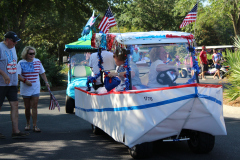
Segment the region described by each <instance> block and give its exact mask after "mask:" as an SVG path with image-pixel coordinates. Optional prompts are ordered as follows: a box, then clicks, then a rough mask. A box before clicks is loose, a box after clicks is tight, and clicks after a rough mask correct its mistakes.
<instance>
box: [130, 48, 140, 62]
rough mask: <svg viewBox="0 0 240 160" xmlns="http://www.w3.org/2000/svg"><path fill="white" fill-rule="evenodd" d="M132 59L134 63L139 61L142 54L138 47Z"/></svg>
mask: <svg viewBox="0 0 240 160" xmlns="http://www.w3.org/2000/svg"><path fill="white" fill-rule="evenodd" d="M132 59H133V62H134V63H136V62H138V61H139V59H140V55H139V52H138V49H137V48H135V49H134V51H133V55H132Z"/></svg>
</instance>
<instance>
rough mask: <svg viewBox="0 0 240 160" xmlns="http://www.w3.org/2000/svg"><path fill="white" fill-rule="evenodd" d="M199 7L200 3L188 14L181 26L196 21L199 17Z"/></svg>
mask: <svg viewBox="0 0 240 160" xmlns="http://www.w3.org/2000/svg"><path fill="white" fill-rule="evenodd" d="M197 7H198V3H197V4H196V5H195V6H194V7H193V9H192V10H191V11H190V12H189V13H188V14H187V16H186V17H185V18H184V20H183V22H182V24H181V25H180V26H179V28H182V27H185V26H186V25H188V24H190V23H192V22H195V21H196V19H197Z"/></svg>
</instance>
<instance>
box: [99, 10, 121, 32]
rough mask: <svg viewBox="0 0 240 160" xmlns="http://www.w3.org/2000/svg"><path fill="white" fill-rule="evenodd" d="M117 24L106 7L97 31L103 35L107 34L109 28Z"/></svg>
mask: <svg viewBox="0 0 240 160" xmlns="http://www.w3.org/2000/svg"><path fill="white" fill-rule="evenodd" d="M116 25H117V23H116V21H115V18H114V16H113V14H112V12H111V9H110V7H108V9H107V11H106V13H105V15H104V17H103V19H102V20H101V22H100V24H99V25H98V29H100V30H101V31H102V32H103V33H105V34H106V33H108V31H109V28H110V27H113V26H116Z"/></svg>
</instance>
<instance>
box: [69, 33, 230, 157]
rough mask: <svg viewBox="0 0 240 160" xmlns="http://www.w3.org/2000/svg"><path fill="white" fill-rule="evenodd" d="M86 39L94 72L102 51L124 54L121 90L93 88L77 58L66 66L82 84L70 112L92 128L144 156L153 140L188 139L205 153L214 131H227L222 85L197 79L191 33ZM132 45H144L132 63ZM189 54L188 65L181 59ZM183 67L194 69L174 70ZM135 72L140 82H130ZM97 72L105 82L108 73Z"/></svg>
mask: <svg viewBox="0 0 240 160" xmlns="http://www.w3.org/2000/svg"><path fill="white" fill-rule="evenodd" d="M91 41H92V47H91V50H92V49H93V50H94V49H96V50H94V51H97V52H98V55H99V56H98V57H99V64H98V65H99V68H100V71H101V72H99V75H100V74H104V73H105V70H104V68H103V67H102V64H103V63H104V61H103V59H102V57H101V51H102V50H104V49H107V50H110V51H112V52H113V53H114V52H115V51H116V48H122V49H126V50H127V51H128V53H129V54H128V58H127V59H126V61H125V62H124V64H123V65H122V67H123V68H125V72H126V74H125V79H124V82H121V84H120V85H121V86H124V87H122V88H121V89H116V88H113V89H112V90H110V91H109V90H107V89H106V88H105V87H100V88H99V89H97V90H94V89H93V88H92V87H91V84H92V83H94V80H95V78H96V77H95V76H96V74H95V75H93V74H92V76H88V74H86V73H87V71H86V67H87V65H86V66H84V64H81V63H80V64H81V65H80V66H81V67H79V68H78V69H79V70H77V71H76V70H73V68H71V67H70V74H71V73H72V72H73V75H74V76H75V77H74V78H76V79H75V80H76V81H77V79H78V78H80V80H78V82H77V83H78V84H79V83H81V84H80V85H79V86H77V85H76V84H75V94H74V99H75V114H76V115H77V116H79V117H81V118H82V119H84V120H86V121H88V122H89V123H91V124H92V130H93V133H95V134H99V133H101V132H105V133H107V134H108V135H109V136H111V137H112V138H113V139H114V140H115V141H117V142H120V143H123V144H124V145H126V146H127V147H128V149H129V153H130V155H131V156H132V157H133V158H144V157H149V156H150V155H151V153H152V147H153V146H152V142H154V141H157V140H162V141H163V142H166V141H167V142H169V141H172V142H174V141H183V140H187V141H188V145H189V147H190V149H191V150H192V151H193V152H195V153H208V152H210V151H211V150H212V149H213V147H214V143H215V136H217V135H226V134H227V132H226V127H225V122H224V117H223V108H222V107H223V104H222V86H221V85H211V84H200V83H198V82H199V81H198V78H197V77H198V76H196V75H197V74H198V70H199V68H198V64H197V60H196V57H195V56H194V53H195V50H194V47H192V44H193V42H194V37H193V35H192V34H190V33H185V32H174V31H154V32H133V33H122V34H119V33H118V34H117V33H116V34H108V35H105V34H94V35H93V36H92V38H91ZM136 48H137V49H136ZM136 50H138V51H141V50H144V54H140V55H142V56H141V57H139V59H138V61H137V62H136V63H134V62H133V61H132V60H133V58H134V56H135V54H138V53H137V52H136ZM134 52H136V53H134ZM158 52H160V53H158ZM120 53H121V52H120ZM155 54H156V55H157V56H156V55H155ZM167 54H169V55H170V56H171V58H169V57H167ZM188 54H189V55H190V56H189V58H190V59H191V60H192V64H186V63H184V58H181V57H186V56H187V55H188ZM75 55H76V54H75ZM82 55H84V54H82ZM168 58H169V60H168ZM81 60H82V61H83V59H81ZM74 61H75V62H74V63H77V60H76V59H75V60H74ZM82 61H80V62H82ZM71 62H72V61H71ZM75 67H76V66H75ZM182 68H191V69H193V70H194V71H195V74H194V75H193V76H191V78H189V77H184V78H182V77H181V76H180V73H179V70H181V69H182ZM75 69H76V68H75ZM136 76H138V78H139V79H140V83H141V84H140V85H139V84H136V83H135V80H134V78H136ZM101 77H102V78H103V80H102V81H103V82H104V77H107V75H105V76H101ZM72 78H73V76H72ZM72 80H73V79H70V81H71V82H72ZM105 82H106V81H105ZM66 110H67V109H66ZM71 111H72V108H71Z"/></svg>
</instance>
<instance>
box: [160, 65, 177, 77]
mask: <svg viewBox="0 0 240 160" xmlns="http://www.w3.org/2000/svg"><path fill="white" fill-rule="evenodd" d="M169 69H175V70H176V74H177V75H178V74H179V72H178V69H177V67H176V66H173V65H167V64H159V65H157V67H156V71H157V72H161V71H166V70H169Z"/></svg>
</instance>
